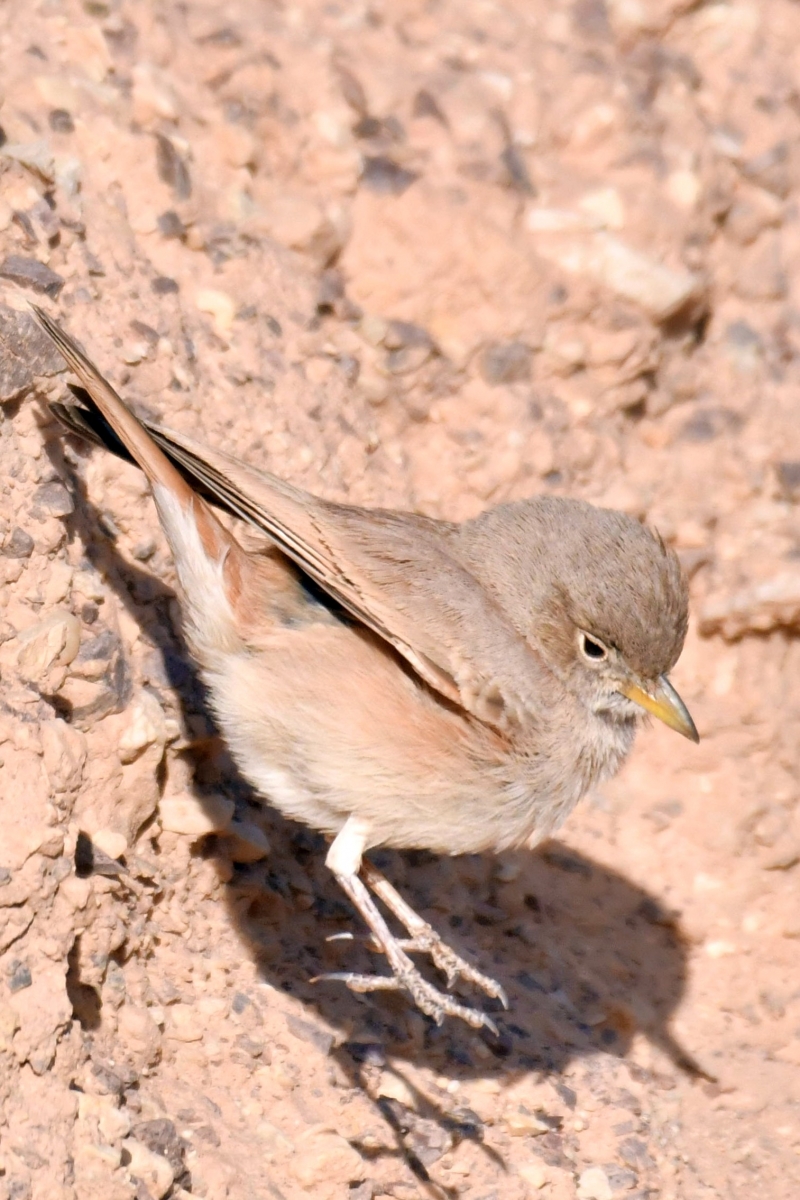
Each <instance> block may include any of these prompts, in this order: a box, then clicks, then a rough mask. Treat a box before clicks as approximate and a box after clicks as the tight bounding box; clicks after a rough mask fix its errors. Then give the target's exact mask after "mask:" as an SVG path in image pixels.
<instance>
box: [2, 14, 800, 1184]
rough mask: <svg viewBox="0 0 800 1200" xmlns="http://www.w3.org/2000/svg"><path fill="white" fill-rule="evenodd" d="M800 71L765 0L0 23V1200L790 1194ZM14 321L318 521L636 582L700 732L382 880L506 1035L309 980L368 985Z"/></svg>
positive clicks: (57, 392)
mask: <svg viewBox="0 0 800 1200" xmlns="http://www.w3.org/2000/svg"><path fill="white" fill-rule="evenodd" d="M799 47H800V9H798V6H797V5H796V4H794V3H791V0H761V2H760V3H756V2H755V0H732V2H731V3H723V2H719V3H706V4H702V3H691V2H689V0H605V3H604V2H603V0H574V2H571V3H562V2H561V0H550V2H549V3H545V2H544V0H518V2H516V3H515V2H514V0H504V2H502V3H490V2H488V0H480V2H479V0H461V2H459V3H457V2H456V0H452V2H451V0H441V2H435V0H431V2H430V3H412V2H403V0H395V2H393V3H389V2H386V3H383V2H381V0H375V2H373V3H362V2H360V0H353V2H352V3H345V2H344V0H340V2H336V0H332V2H330V3H321V2H316V0H308V2H306V3H298V4H279V3H267V2H265V0H253V2H251V3H246V2H244V0H239V2H234V3H226V4H219V3H217V4H212V3H203V2H200V0H198V2H192V3H189V4H179V3H176V2H172V0H170V2H165V3H163V4H159V5H155V4H147V3H135V2H132V0H121V2H120V3H117V2H116V0H111V2H109V3H105V2H104V0H99V2H96V3H95V2H94V0H92V2H87V3H84V4H79V3H77V2H70V0H64V2H63V3H57V2H49V0H48V2H36V0H34V2H29V3H24V4H23V3H21V2H20V0H8V2H7V3H6V4H5V5H3V7H2V11H1V12H0V88H1V89H2V93H3V103H2V107H0V125H2V130H3V137H4V139H5V140H4V144H3V145H2V147H0V346H1V347H2V351H1V352H0V399H2V401H3V408H2V413H3V418H4V419H3V423H2V424H1V425H0V439H2V440H1V441H0V461H1V462H2V473H1V475H0V488H2V504H1V505H0V577H1V578H2V581H3V587H2V590H0V642H1V643H2V644H0V673H1V675H2V683H1V684H0V757H1V758H2V824H1V825H0V913H1V914H2V921H1V922H0V950H1V951H2V959H0V1058H1V1060H2V1061H1V1063H0V1096H1V1097H2V1125H0V1197H3V1198H4V1200H28V1198H30V1200H45V1198H47V1200H62V1198H63V1200H66V1198H67V1197H70V1198H72V1197H80V1198H81V1200H94V1198H97V1200H100V1198H102V1200H123V1198H124V1200H127V1198H131V1197H136V1198H137V1200H148V1198H149V1197H153V1198H157V1200H160V1198H162V1197H175V1198H177V1197H183V1198H184V1200H185V1197H186V1196H187V1195H194V1196H203V1197H209V1200H221V1198H224V1197H229V1198H230V1200H282V1198H285V1200H295V1198H297V1197H302V1196H309V1195H313V1196H314V1197H317V1198H319V1200H328V1198H331V1200H333V1198H336V1200H339V1198H342V1197H346V1198H349V1200H371V1198H372V1197H375V1196H381V1195H388V1196H393V1197H397V1198H398V1200H413V1198H416V1197H433V1198H452V1200H461V1198H462V1197H465V1198H469V1200H523V1198H531V1197H537V1196H541V1197H543V1198H548V1200H550V1198H552V1200H572V1198H573V1197H578V1198H580V1200H611V1198H612V1197H618V1196H623V1197H629V1198H630V1200H633V1198H634V1197H635V1198H636V1200H645V1197H649V1198H651V1200H652V1198H654V1197H658V1198H660V1200H711V1198H712V1197H720V1198H721V1200H752V1198H753V1197H755V1196H758V1197H760V1198H765V1200H766V1198H767V1197H769V1198H770V1200H779V1198H783V1197H785V1198H787V1200H788V1198H790V1197H791V1198H794V1197H796V1196H797V1194H798V1186H799V1185H800V1171H799V1170H798V1152H799V1151H800V1113H799V1111H798V1104H799V1103H800V1082H799V1081H798V1067H800V1041H799V1040H798V1033H799V1032H800V975H798V969H797V960H798V938H800V912H799V911H798V897H797V880H798V866H797V864H798V862H799V861H800V816H799V815H798V778H797V775H798V745H797V730H798V719H797V718H798V709H800V651H799V650H798V641H797V630H798V622H800V536H799V532H800V525H799V524H798V515H797V509H796V502H797V500H798V498H799V497H800V420H798V418H799V417H800V405H799V404H798V392H797V388H798V382H800V366H799V364H800V358H799V357H798V356H799V355H800V308H799V307H798V294H797V283H796V280H797V277H798V259H799V258H800V239H799V238H798V224H797V199H798V171H799V170H800V157H799V156H800V93H799V92H798V90H797V86H798V85H797V80H798V78H800V49H798V48H799ZM28 299H36V300H38V301H39V302H41V303H44V304H46V305H47V306H48V307H49V308H50V310H51V311H53V312H54V313H57V314H60V315H61V317H62V318H63V320H64V321H65V323H66V324H67V326H68V328H69V329H70V330H71V332H73V333H74V334H75V335H76V336H78V337H79V338H81V339H82V340H83V341H84V343H85V344H86V345H87V347H88V348H89V349H90V351H91V353H92V354H93V355H94V356H95V357H96V358H97V360H98V362H99V363H100V364H101V365H102V366H103V367H104V368H105V369H107V370H108V372H109V374H110V376H111V377H112V378H113V379H114V381H115V382H116V383H117V384H118V385H120V386H122V387H123V389H124V390H125V392H126V394H128V395H129V396H130V397H131V398H133V399H134V400H135V401H136V402H137V403H138V404H140V405H141V408H142V410H143V411H145V412H149V413H153V414H157V415H158V416H159V417H162V418H163V419H164V421H165V422H166V423H168V424H172V425H174V426H176V427H178V428H186V429H191V430H192V431H194V432H196V433H198V434H199V435H200V436H203V437H205V438H207V439H208V440H209V441H215V442H217V443H219V444H222V445H224V446H226V448H230V449H232V450H234V451H236V452H239V453H241V454H243V455H245V456H249V457H250V458H252V459H253V461H257V462H263V463H264V464H265V465H267V466H269V467H270V468H272V469H274V470H275V471H277V472H279V473H281V474H284V475H285V476H286V477H287V478H290V479H292V480H295V481H297V482H298V483H300V484H302V485H304V486H307V487H309V488H311V489H315V490H318V491H320V492H322V493H324V494H325V495H327V496H330V497H338V498H344V497H346V498H349V499H351V500H354V501H358V502H365V503H376V504H385V505H398V506H404V507H409V508H412V509H416V510H419V511H423V512H426V513H431V514H434V515H442V516H447V517H451V518H460V517H464V516H467V515H470V514H473V513H475V512H477V511H479V510H480V509H481V507H482V506H484V505H485V504H487V503H493V502H496V501H499V500H504V499H507V498H510V497H517V496H524V495H530V494H532V493H534V492H536V491H538V490H542V489H544V490H551V491H552V492H554V493H558V494H572V495H581V496H585V497H588V498H589V499H592V500H595V501H598V502H602V503H607V504H610V505H614V506H618V507H621V508H624V509H626V510H628V511H630V512H632V513H635V514H637V515H641V516H643V517H646V518H647V519H648V520H649V521H651V522H653V523H654V524H656V525H657V526H658V528H659V529H660V530H661V532H662V534H663V535H664V536H665V537H666V538H667V539H668V540H669V541H670V542H671V543H672V544H673V545H675V546H676V548H677V549H678V551H679V553H680V554H681V556H682V557H683V559H684V561H685V564H686V566H687V569H688V570H689V572H690V573H691V577H692V606H693V622H692V628H691V632H690V635H689V640H688V643H687V647H686V651H685V653H684V656H683V658H682V660H681V662H680V664H679V666H678V668H677V669H676V671H675V673H674V680H675V683H676V685H677V687H678V688H679V690H680V691H681V693H682V695H683V696H684V698H685V699H686V701H687V703H688V704H689V706H690V708H691V710H692V712H693V714H694V715H695V717H696V719H697V722H698V725H699V728H700V731H701V734H702V738H703V740H702V743H701V745H700V746H699V747H694V746H692V745H690V744H689V743H684V742H682V741H680V740H679V739H676V738H675V737H674V735H672V734H670V733H669V732H668V731H666V730H664V729H662V728H652V729H649V730H647V731H645V732H644V733H643V735H642V736H641V738H640V740H639V744H638V747H637V750H636V753H635V755H634V757H633V759H632V761H631V762H630V764H629V766H628V767H627V769H626V770H625V772H624V773H623V775H622V776H621V777H620V778H619V779H618V780H617V781H616V782H615V783H614V784H613V785H612V786H609V787H608V788H605V789H604V790H603V791H602V793H601V794H598V795H595V796H593V797H592V798H590V799H589V800H588V801H587V802H586V803H585V804H584V805H583V806H582V808H581V810H580V811H579V813H578V814H576V816H575V817H573V818H572V819H571V821H570V822H569V824H568V826H567V828H566V829H565V830H564V833H563V839H562V840H561V841H559V842H557V843H553V844H551V845H549V846H548V847H546V848H544V849H543V850H542V851H541V852H540V853H538V854H536V855H530V854H515V855H504V856H502V857H501V858H499V859H492V858H489V857H487V858H481V859H477V858H476V859H466V860H453V861H438V860H435V859H432V858H430V857H429V856H428V855H424V854H417V855H405V856H401V855H396V854H391V855H383V856H380V861H381V862H383V863H384V865H385V867H386V869H387V870H388V871H389V872H390V874H391V876H392V878H393V879H395V881H396V882H397V883H398V884H399V885H400V886H401V887H402V888H403V889H404V891H405V893H406V894H407V895H408V896H409V898H410V899H411V900H412V902H413V903H414V904H415V905H416V906H418V907H419V908H420V909H421V910H422V911H423V912H424V913H425V914H426V915H427V916H428V917H429V918H430V919H431V920H432V921H433V922H434V923H435V924H436V925H437V926H438V927H439V928H440V929H442V930H443V931H444V932H446V933H447V934H448V935H450V936H452V937H453V938H455V939H457V940H458V941H459V942H460V944H461V945H463V946H464V947H465V948H466V949H467V950H468V952H470V953H472V954H474V955H475V956H476V958H477V959H478V961H479V962H480V963H481V965H482V966H484V968H485V969H487V970H489V971H491V972H492V973H493V974H496V975H497V976H498V978H500V980H501V981H502V982H503V984H504V986H505V987H506V988H507V990H508V992H509V995H510V998H511V1009H510V1011H509V1012H508V1013H507V1014H498V1015H497V1021H498V1024H499V1025H500V1027H501V1030H502V1036H501V1039H500V1041H499V1042H494V1041H493V1040H492V1039H491V1038H488V1037H481V1036H479V1035H477V1034H475V1033H473V1032H471V1031H469V1030H467V1029H465V1028H462V1027H461V1026H459V1025H456V1024H454V1023H448V1024H447V1025H445V1026H444V1027H443V1028H441V1029H436V1028H434V1027H432V1026H431V1025H430V1024H429V1023H428V1022H427V1021H426V1020H425V1019H424V1018H422V1017H421V1016H420V1015H418V1014H417V1013H415V1012H413V1011H411V1010H410V1009H409V1007H408V1005H407V1004H406V1002H405V1001H404V1000H403V999H402V998H401V997H389V996H384V997H380V996H374V997H366V998H365V997H356V996H353V995H350V994H348V993H347V992H345V991H343V990H342V989H341V988H340V987H338V986H337V985H333V984H320V985H316V986H315V985H311V984H310V983H309V979H310V978H311V977H312V976H313V975H315V974H317V973H319V972H320V971H324V970H331V969H337V968H342V967H344V966H345V965H350V964H355V965H356V966H358V967H360V968H361V969H367V968H368V967H369V965H370V964H371V963H372V962H373V961H374V960H373V958H372V956H371V955H370V953H369V951H368V950H367V948H366V947H365V946H363V945H362V944H360V943H359V942H356V943H352V942H342V941H333V942H327V941H326V938H328V937H330V936H331V935H333V934H336V933H340V932H342V931H345V930H347V929H349V928H351V927H354V926H353V922H352V921H351V919H350V914H349V911H348V909H347V907H346V905H345V904H344V903H343V901H342V900H341V899H340V896H339V895H338V894H337V891H336V889H335V887H334V886H333V885H332V884H331V882H330V880H329V879H328V878H327V875H326V871H325V868H324V866H323V862H322V859H323V847H322V845H321V844H320V841H319V839H318V838H316V837H315V836H313V835H312V834H310V833H308V832H307V831H305V830H302V829H299V828H297V827H295V826H291V825H289V824H288V823H286V822H283V821H282V820H281V819H280V818H279V817H278V816H277V815H276V814H275V813H273V812H271V811H269V810H264V809H261V808H259V807H258V806H257V805H256V804H255V803H254V799H253V797H252V795H251V794H250V793H249V792H248V790H247V789H246V788H245V787H244V786H243V785H242V784H241V782H240V781H238V780H237V779H236V776H235V774H234V772H233V771H232V769H231V768H230V765H229V764H228V763H227V761H226V759H225V757H224V753H223V752H222V751H221V749H220V747H219V746H218V744H217V743H216V742H215V741H214V738H213V733H214V731H213V728H212V726H211V723H210V721H209V718H208V715H207V712H206V709H205V706H204V699H203V695H202V692H201V690H200V688H199V687H198V685H197V681H196V679H195V677H194V675H193V673H192V670H191V667H190V666H189V665H188V664H187V663H186V661H185V659H184V656H183V650H182V645H181V641H180V632H179V629H180V626H179V622H178V619H177V606H176V601H175V598H174V593H173V590H172V584H173V571H172V565H171V562H170V559H169V556H168V553H167V551H166V547H165V544H164V542H163V539H162V538H161V536H160V534H159V531H158V526H157V522H156V519H155V514H154V510H153V507H152V504H151V502H150V500H149V498H148V497H147V494H146V491H145V488H144V486H143V484H142V480H141V478H140V477H139V476H138V475H137V473H136V472H135V471H134V470H133V469H132V468H128V467H125V466H121V465H119V464H118V463H116V462H114V461H112V460H110V459H109V458H108V457H104V456H103V455H101V454H99V453H98V454H93V453H91V452H89V451H87V450H86V448H85V447H82V446H80V445H78V444H77V443H74V444H73V443H69V444H66V443H65V441H64V439H63V438H62V437H61V436H60V434H59V431H58V428H57V426H56V425H55V423H54V422H53V420H52V419H51V418H50V417H49V415H48V414H47V410H46V407H45V405H44V404H43V403H42V399H41V398H42V397H46V396H52V397H58V396H61V395H62V394H63V391H64V386H65V384H64V377H63V376H61V375H59V374H57V373H58V372H59V371H60V363H59V361H58V359H57V356H55V355H54V354H53V353H52V352H51V351H50V350H49V348H48V347H47V345H46V344H45V343H44V342H43V340H42V338H41V337H40V336H39V335H38V334H37V333H36V332H35V331H34V329H33V326H32V324H31V321H30V320H29V318H28V317H27V316H26V315H25V305H26V301H27V300H28ZM54 300H55V301H57V302H56V303H55V304H54V303H53V301H54ZM197 797H199V800H198V798H197ZM79 832H80V833H82V834H84V835H88V836H89V837H90V838H91V839H93V841H94V868H95V869H94V871H93V872H91V871H90V869H89V864H87V862H86V854H87V849H86V841H85V839H84V838H82V839H81V841H80V843H78V834H79ZM76 847H77V858H78V863H79V870H78V872H77V873H76V868H75V860H76ZM120 858H121V859H122V861H123V863H124V870H122V872H121V873H120V872H119V868H118V866H115V860H117V859H120ZM692 1059H693V1060H695V1061H696V1063H698V1064H699V1065H700V1066H701V1067H702V1068H703V1070H704V1071H705V1072H706V1074H707V1075H709V1076H714V1077H716V1081H711V1080H710V1079H708V1078H705V1079H704V1078H703V1077H702V1076H699V1077H698V1076H697V1075H696V1074H695V1075H693V1074H692V1073H691V1071H690V1070H688V1069H687V1064H688V1063H689V1061H690V1060H692Z"/></svg>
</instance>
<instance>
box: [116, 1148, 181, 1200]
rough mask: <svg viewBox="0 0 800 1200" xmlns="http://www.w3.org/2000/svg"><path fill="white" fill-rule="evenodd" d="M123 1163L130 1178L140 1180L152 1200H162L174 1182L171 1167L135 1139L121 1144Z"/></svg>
mask: <svg viewBox="0 0 800 1200" xmlns="http://www.w3.org/2000/svg"><path fill="white" fill-rule="evenodd" d="M122 1150H123V1161H124V1163H125V1166H126V1167H127V1169H128V1171H129V1172H130V1174H131V1176H132V1177H133V1178H134V1179H140V1180H141V1181H142V1183H143V1184H144V1185H145V1187H146V1188H147V1190H148V1192H149V1193H150V1195H151V1196H153V1197H154V1200H162V1198H163V1197H164V1196H166V1195H167V1193H168V1192H169V1191H170V1190H171V1188H172V1184H173V1182H174V1180H175V1175H174V1172H173V1170H172V1167H171V1166H170V1165H169V1163H168V1162H167V1160H166V1159H165V1158H163V1157H162V1156H161V1155H160V1154H154V1153H153V1151H152V1150H148V1148H147V1146H144V1145H142V1143H141V1142H139V1141H137V1140H136V1139H135V1138H125V1140H124V1141H123V1143H122Z"/></svg>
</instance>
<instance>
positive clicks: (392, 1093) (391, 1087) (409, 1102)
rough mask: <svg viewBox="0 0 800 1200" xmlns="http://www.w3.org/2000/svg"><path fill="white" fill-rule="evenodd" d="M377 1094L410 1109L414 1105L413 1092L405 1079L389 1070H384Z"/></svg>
mask: <svg viewBox="0 0 800 1200" xmlns="http://www.w3.org/2000/svg"><path fill="white" fill-rule="evenodd" d="M378 1095H379V1096H383V1097H385V1098H386V1099H387V1100H396V1101H397V1102H398V1104H402V1105H404V1106H405V1107H406V1108H409V1109H412V1110H413V1109H414V1108H415V1107H416V1100H415V1097H414V1093H413V1092H412V1090H411V1088H410V1087H409V1086H408V1084H407V1083H406V1081H405V1079H403V1078H402V1076H400V1075H395V1074H394V1073H393V1072H390V1071H389V1072H384V1074H383V1076H382V1078H381V1082H380V1087H379V1088H378Z"/></svg>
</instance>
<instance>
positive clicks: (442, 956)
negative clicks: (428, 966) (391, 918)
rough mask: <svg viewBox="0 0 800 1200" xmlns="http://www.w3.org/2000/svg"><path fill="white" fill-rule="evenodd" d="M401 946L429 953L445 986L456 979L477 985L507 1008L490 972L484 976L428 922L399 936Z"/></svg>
mask: <svg viewBox="0 0 800 1200" xmlns="http://www.w3.org/2000/svg"><path fill="white" fill-rule="evenodd" d="M398 944H399V946H400V947H401V949H403V950H406V951H409V950H410V951H412V952H413V953H418V954H428V955H430V957H431V959H432V960H433V963H434V964H435V966H437V967H438V968H439V970H440V971H443V972H444V974H445V975H446V976H447V986H448V987H449V988H450V987H452V986H453V984H454V983H455V981H456V980H457V979H464V980H466V982H467V983H471V984H473V985H474V986H475V987H477V988H480V990H481V991H482V992H485V993H486V995H487V996H491V997H492V998H493V999H495V1000H499V1001H500V1003H501V1004H502V1006H503V1008H508V997H507V996H506V993H505V991H504V989H503V988H502V986H501V985H500V984H499V983H498V982H497V980H496V979H492V977H491V975H484V973H483V971H479V970H478V968H477V967H473V966H472V964H471V963H468V962H467V960H466V959H464V958H462V957H461V955H460V954H456V952H455V950H454V949H453V948H452V946H448V944H447V942H446V941H445V940H444V938H442V937H441V936H440V935H439V934H438V933H437V932H436V930H435V929H433V928H432V927H431V926H430V925H428V926H427V928H426V929H424V930H419V931H415V933H414V936H413V937H410V938H400V939H399V941H398Z"/></svg>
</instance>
